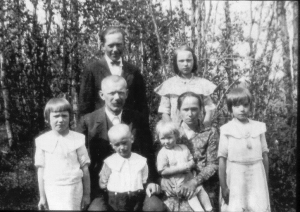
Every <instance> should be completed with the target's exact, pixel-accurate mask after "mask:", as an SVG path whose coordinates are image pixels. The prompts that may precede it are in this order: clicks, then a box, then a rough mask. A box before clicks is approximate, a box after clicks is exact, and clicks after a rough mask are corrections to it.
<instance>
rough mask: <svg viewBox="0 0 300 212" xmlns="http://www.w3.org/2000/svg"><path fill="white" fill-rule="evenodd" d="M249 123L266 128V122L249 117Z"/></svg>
mask: <svg viewBox="0 0 300 212" xmlns="http://www.w3.org/2000/svg"><path fill="white" fill-rule="evenodd" d="M249 121H250V123H251V125H254V126H259V127H263V128H266V123H264V122H260V121H255V120H252V119H249Z"/></svg>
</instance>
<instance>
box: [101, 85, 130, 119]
mask: <svg viewBox="0 0 300 212" xmlns="http://www.w3.org/2000/svg"><path fill="white" fill-rule="evenodd" d="M100 97H101V99H103V100H104V101H105V106H106V108H107V109H108V110H109V111H110V112H112V113H113V114H115V115H119V114H120V112H121V111H122V109H123V106H124V104H125V100H126V98H127V88H126V84H125V83H124V82H123V81H121V80H120V81H117V82H113V81H109V82H107V83H106V85H105V86H104V88H103V90H101V91H100Z"/></svg>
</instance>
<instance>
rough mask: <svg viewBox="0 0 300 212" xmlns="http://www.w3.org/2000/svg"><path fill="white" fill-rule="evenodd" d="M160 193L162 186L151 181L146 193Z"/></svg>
mask: <svg viewBox="0 0 300 212" xmlns="http://www.w3.org/2000/svg"><path fill="white" fill-rule="evenodd" d="M159 193H160V186H159V185H157V184H155V183H149V184H148V185H147V188H146V194H147V195H148V197H151V196H152V195H153V194H159Z"/></svg>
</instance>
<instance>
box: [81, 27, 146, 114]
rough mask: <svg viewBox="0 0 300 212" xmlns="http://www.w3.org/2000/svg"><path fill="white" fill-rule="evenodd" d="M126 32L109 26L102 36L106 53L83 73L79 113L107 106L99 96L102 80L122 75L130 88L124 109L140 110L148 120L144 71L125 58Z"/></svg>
mask: <svg viewBox="0 0 300 212" xmlns="http://www.w3.org/2000/svg"><path fill="white" fill-rule="evenodd" d="M124 39H125V33H124V31H123V30H122V29H121V28H119V27H115V26H113V27H108V28H107V29H106V30H104V31H103V32H102V34H101V35H100V40H101V45H102V49H103V50H104V53H105V54H104V56H103V57H102V58H100V59H99V60H98V59H97V60H94V61H90V62H89V63H88V64H87V65H86V67H85V69H84V71H83V74H82V79H81V84H80V93H79V115H80V116H83V115H84V114H87V113H91V112H93V111H94V110H97V109H99V108H100V107H102V106H103V105H104V101H103V100H102V99H101V98H100V97H99V95H98V91H99V90H100V89H101V81H102V80H103V78H105V77H106V76H109V75H118V76H122V77H123V78H124V79H125V80H126V82H127V87H128V96H127V98H126V101H125V105H124V108H127V109H131V110H136V111H139V112H140V113H142V114H143V115H144V117H145V118H146V119H147V120H148V115H149V111H148V105H147V98H146V87H145V83H144V80H143V77H142V75H141V73H140V70H139V69H138V68H137V67H135V66H133V65H131V64H130V63H128V62H126V61H124V60H123V58H122V56H123V51H124V49H125V45H124V44H125V40H124Z"/></svg>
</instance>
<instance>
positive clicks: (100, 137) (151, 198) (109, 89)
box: [77, 75, 165, 211]
mask: <svg viewBox="0 0 300 212" xmlns="http://www.w3.org/2000/svg"><path fill="white" fill-rule="evenodd" d="M127 93H128V91H127V83H126V81H125V79H124V78H122V77H120V76H117V75H110V76H108V77H106V78H104V79H103V81H102V83H101V91H100V92H99V94H100V97H101V99H102V100H104V102H105V105H104V107H102V108H100V109H98V110H96V111H94V112H92V113H89V114H86V115H85V116H83V118H82V119H81V122H80V123H79V125H78V128H77V131H78V132H81V133H83V134H85V136H86V142H87V143H86V145H87V148H88V152H89V156H90V159H91V165H90V166H89V169H90V176H91V201H92V202H91V204H90V206H89V208H88V210H98V211H106V210H108V209H109V208H108V205H107V196H106V195H105V194H106V193H105V192H104V191H103V190H102V189H100V187H99V184H98V183H99V173H100V170H101V168H102V166H103V161H104V159H105V158H107V157H108V156H110V155H112V154H113V153H114V150H113V148H112V146H111V145H110V142H109V140H108V130H109V129H110V128H111V127H112V126H113V125H116V124H119V123H124V124H127V125H128V126H129V127H130V128H131V131H132V134H133V135H134V140H135V142H134V143H133V144H132V151H134V152H136V153H138V154H140V155H142V156H143V157H146V158H147V162H148V166H149V178H148V180H147V185H146V194H147V195H146V198H145V201H144V206H143V210H144V211H163V210H164V209H165V208H164V205H163V203H162V201H161V200H160V199H159V198H157V197H156V196H155V195H154V194H159V193H160V186H159V185H158V184H156V183H154V182H155V181H157V179H158V174H157V171H156V168H155V155H154V147H153V142H152V136H151V132H150V129H149V124H148V122H147V121H145V119H144V118H143V116H142V115H141V114H140V113H139V112H136V111H131V110H128V109H123V106H124V103H125V100H126V98H127Z"/></svg>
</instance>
